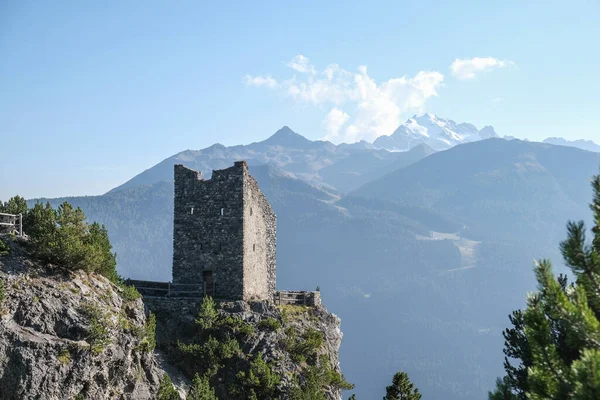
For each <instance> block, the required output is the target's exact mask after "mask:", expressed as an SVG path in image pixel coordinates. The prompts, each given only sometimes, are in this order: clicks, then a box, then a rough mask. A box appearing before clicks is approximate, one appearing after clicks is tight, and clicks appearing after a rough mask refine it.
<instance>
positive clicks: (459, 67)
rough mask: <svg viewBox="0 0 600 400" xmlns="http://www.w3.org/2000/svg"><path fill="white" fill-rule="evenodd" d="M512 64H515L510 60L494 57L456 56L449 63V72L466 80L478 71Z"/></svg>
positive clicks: (473, 76)
mask: <svg viewBox="0 0 600 400" xmlns="http://www.w3.org/2000/svg"><path fill="white" fill-rule="evenodd" d="M512 65H515V63H514V62H512V61H503V60H498V59H497V58H494V57H473V58H468V59H460V58H457V59H456V60H454V62H453V63H452V64H451V65H450V72H452V75H454V76H455V77H457V78H458V79H461V80H466V79H473V78H475V76H476V74H477V73H479V72H484V71H491V70H494V69H498V68H505V67H509V66H512Z"/></svg>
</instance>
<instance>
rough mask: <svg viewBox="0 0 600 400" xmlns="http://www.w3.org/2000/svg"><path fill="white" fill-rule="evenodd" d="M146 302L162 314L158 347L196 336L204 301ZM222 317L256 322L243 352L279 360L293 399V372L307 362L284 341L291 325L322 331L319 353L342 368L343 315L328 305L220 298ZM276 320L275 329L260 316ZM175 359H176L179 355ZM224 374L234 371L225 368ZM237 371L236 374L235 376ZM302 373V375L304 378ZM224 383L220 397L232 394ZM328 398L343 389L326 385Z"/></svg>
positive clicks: (332, 398)
mask: <svg viewBox="0 0 600 400" xmlns="http://www.w3.org/2000/svg"><path fill="white" fill-rule="evenodd" d="M144 302H145V304H146V306H147V307H148V308H149V309H150V310H151V311H152V312H153V313H155V314H156V315H157V319H158V327H157V343H158V347H164V348H168V347H169V346H172V345H173V344H175V343H176V342H177V341H179V340H181V341H184V342H185V341H186V340H187V339H189V338H191V337H193V336H194V334H195V332H196V329H197V327H196V326H195V324H194V320H195V318H196V316H197V315H198V311H199V309H200V304H201V302H200V301H198V300H195V299H167V298H151V299H145V300H144ZM219 315H220V317H221V318H226V317H228V316H231V317H237V318H240V319H241V320H243V321H244V322H246V323H248V324H251V325H252V326H253V327H254V329H255V332H254V334H252V335H251V336H249V337H248V338H247V339H246V341H245V342H244V343H241V347H242V351H243V352H244V354H246V355H247V356H248V357H249V358H251V357H253V356H254V355H256V354H258V353H261V354H262V355H263V358H264V359H265V361H267V362H269V361H274V362H275V366H274V367H273V371H274V372H275V373H276V374H277V375H278V376H279V377H280V378H281V384H280V388H281V392H282V399H287V398H289V396H288V394H289V392H290V389H291V388H292V387H293V386H294V379H293V377H294V375H295V374H298V373H300V372H301V370H302V365H300V364H299V363H298V362H296V361H294V360H293V358H292V356H291V354H290V353H289V351H288V350H287V349H286V347H285V345H284V343H285V342H286V341H287V340H288V339H289V336H288V332H289V330H291V331H293V332H294V334H295V335H298V336H301V335H302V334H303V333H304V332H306V331H307V330H309V329H313V330H316V331H318V332H320V333H321V334H322V335H323V339H324V340H323V345H322V347H321V349H320V350H319V354H322V355H327V357H328V359H329V360H330V363H331V365H332V366H333V368H334V370H335V371H336V372H338V373H340V372H341V371H340V366H339V348H340V345H341V342H342V337H343V334H342V331H341V330H340V319H339V318H338V317H337V316H336V315H334V314H331V313H329V312H328V311H327V310H326V309H325V307H323V306H316V307H305V306H290V305H288V306H284V307H276V306H275V305H274V304H273V303H272V302H271V301H258V302H246V301H229V302H221V303H219ZM266 319H275V320H278V321H280V322H281V323H282V327H281V328H279V329H278V330H276V331H273V330H271V329H267V328H265V327H262V326H261V321H263V320H266ZM174 361H176V360H174ZM223 372H224V373H225V374H227V373H228V372H229V373H230V372H231V371H223ZM235 372H237V371H234V375H235ZM302 379H303V378H302V374H300V380H302ZM222 381H223V385H222V386H219V385H218V386H217V387H215V390H216V392H217V395H218V397H219V398H220V399H221V398H223V399H226V398H231V397H229V395H228V392H227V384H228V383H230V382H227V379H226V378H225V377H223V379H222ZM326 395H327V399H328V400H340V399H341V398H342V397H341V396H342V395H341V391H340V390H339V389H338V388H335V387H329V388H327V389H326Z"/></svg>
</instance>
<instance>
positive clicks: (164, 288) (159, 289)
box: [125, 279, 204, 297]
mask: <svg viewBox="0 0 600 400" xmlns="http://www.w3.org/2000/svg"><path fill="white" fill-rule="evenodd" d="M125 283H126V284H127V285H133V286H135V288H136V289H137V290H138V292H140V294H141V295H142V296H146V297H202V295H203V294H204V290H203V288H202V285H199V284H187V283H171V282H154V281H140V280H134V279H127V280H126V281H125Z"/></svg>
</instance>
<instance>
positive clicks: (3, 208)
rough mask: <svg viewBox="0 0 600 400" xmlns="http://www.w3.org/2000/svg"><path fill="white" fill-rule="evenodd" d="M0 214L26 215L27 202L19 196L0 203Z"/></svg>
mask: <svg viewBox="0 0 600 400" xmlns="http://www.w3.org/2000/svg"><path fill="white" fill-rule="evenodd" d="M0 213H6V214H15V215H18V214H23V215H25V214H26V213H27V201H25V199H24V198H23V197H21V196H19V195H17V196H14V197H11V198H10V199H8V201H5V202H4V203H2V202H0Z"/></svg>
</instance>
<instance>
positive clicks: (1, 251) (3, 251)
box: [0, 238, 10, 256]
mask: <svg viewBox="0 0 600 400" xmlns="http://www.w3.org/2000/svg"><path fill="white" fill-rule="evenodd" d="M9 253H10V247H8V245H7V244H6V243H4V241H3V240H2V239H1V238H0V256H7V255H8V254H9Z"/></svg>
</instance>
